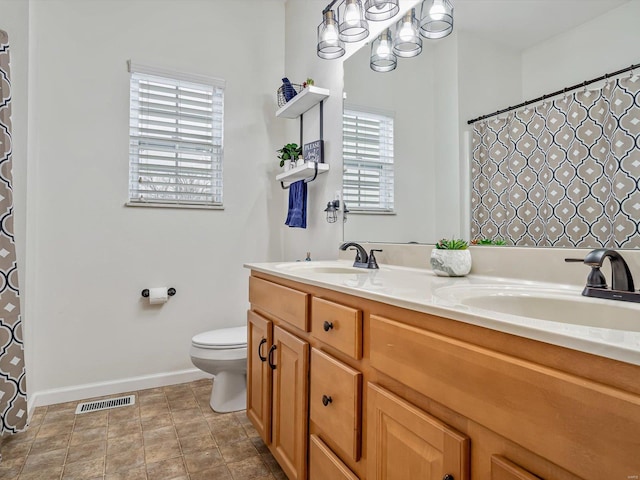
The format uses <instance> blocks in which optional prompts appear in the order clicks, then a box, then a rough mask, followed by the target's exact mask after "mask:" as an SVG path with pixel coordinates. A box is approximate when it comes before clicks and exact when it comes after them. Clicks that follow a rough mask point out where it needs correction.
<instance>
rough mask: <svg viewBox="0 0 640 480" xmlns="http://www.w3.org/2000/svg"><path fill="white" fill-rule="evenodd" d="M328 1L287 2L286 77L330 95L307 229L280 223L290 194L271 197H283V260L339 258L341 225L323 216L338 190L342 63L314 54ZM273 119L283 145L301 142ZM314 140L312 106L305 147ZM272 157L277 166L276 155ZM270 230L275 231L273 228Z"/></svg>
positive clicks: (294, 130) (292, 127)
mask: <svg viewBox="0 0 640 480" xmlns="http://www.w3.org/2000/svg"><path fill="white" fill-rule="evenodd" d="M327 3H328V2H325V1H317V0H304V1H291V0H290V1H288V2H287V4H286V31H285V38H286V44H285V50H286V57H285V72H284V73H285V75H286V76H287V77H288V78H289V80H291V81H292V82H293V83H302V82H303V81H304V80H305V79H306V78H307V77H311V78H313V79H314V80H315V84H316V86H319V87H323V88H327V89H329V91H330V92H331V96H330V97H329V98H328V99H326V100H325V101H324V118H325V120H324V148H325V153H324V156H325V162H326V163H328V164H329V168H330V170H329V172H328V173H326V174H323V175H321V176H319V177H318V178H317V179H316V180H315V181H314V182H311V183H309V184H308V185H307V187H308V192H307V228H306V229H300V228H290V227H287V226H286V225H284V221H285V219H286V216H287V202H288V194H289V192H288V190H283V191H281V192H280V193H276V194H275V195H276V198H277V196H280V197H281V201H280V202H281V205H282V209H281V212H280V217H279V218H276V221H275V225H280V229H279V231H280V232H281V234H282V237H283V239H284V242H283V244H282V248H283V251H282V255H283V258H284V259H286V260H299V259H303V258H305V252H311V258H312V259H314V260H321V259H334V258H337V255H338V254H337V252H338V246H339V245H340V242H341V241H342V224H341V223H340V222H337V223H332V224H329V223H327V221H326V220H325V213H324V209H325V207H326V206H327V202H328V201H330V200H333V198H334V196H335V193H336V191H342V60H340V59H336V60H323V59H321V58H319V57H318V56H317V54H316V27H317V26H318V24H319V23H320V22H321V21H322V10H323V9H324V7H326V5H327ZM283 76H284V75H283ZM279 85H280V82H277V83H276V82H274V83H273V84H272V88H273V90H274V91H275V90H276V89H277V88H278V86H279ZM271 121H272V122H275V123H276V124H278V125H283V126H284V128H286V131H287V137H286V139H285V141H286V142H290V141H293V142H295V143H300V142H299V128H300V127H299V123H298V120H287V119H279V118H278V119H273V120H271ZM318 138H319V106H316V107H314V108H313V109H311V110H310V111H309V112H308V113H306V114H305V115H304V143H308V141H313V140H317V139H318ZM273 158H274V160H273V161H274V162H275V161H276V160H275V155H274V157H273ZM278 189H280V187H279V186H278ZM272 228H277V227H275V226H273V224H272Z"/></svg>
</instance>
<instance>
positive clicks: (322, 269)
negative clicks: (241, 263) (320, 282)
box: [276, 262, 375, 274]
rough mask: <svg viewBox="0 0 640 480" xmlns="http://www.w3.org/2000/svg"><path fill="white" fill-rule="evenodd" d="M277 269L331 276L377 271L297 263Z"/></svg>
mask: <svg viewBox="0 0 640 480" xmlns="http://www.w3.org/2000/svg"><path fill="white" fill-rule="evenodd" d="M276 268H278V269H279V270H283V271H290V272H297V273H301V272H308V273H329V274H363V273H369V272H372V271H375V270H369V269H367V268H357V267H353V266H350V265H348V264H345V263H340V262H331V263H329V262H323V263H319V262H317V263H316V262H295V263H282V264H280V265H278V266H277V267H276Z"/></svg>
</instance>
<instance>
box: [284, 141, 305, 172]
mask: <svg viewBox="0 0 640 480" xmlns="http://www.w3.org/2000/svg"><path fill="white" fill-rule="evenodd" d="M278 153H279V154H280V155H278V158H279V159H280V166H281V167H285V165H288V167H285V170H289V169H290V168H291V163H290V162H294V163H295V161H296V160H297V158H298V156H300V155H302V147H299V146H298V144H297V143H287V144H286V145H285V146H284V147H282V148H281V149H280V150H278ZM287 162H289V163H287Z"/></svg>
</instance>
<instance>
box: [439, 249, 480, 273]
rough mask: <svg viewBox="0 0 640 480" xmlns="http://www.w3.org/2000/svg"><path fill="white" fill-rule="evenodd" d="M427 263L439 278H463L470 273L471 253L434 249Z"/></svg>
mask: <svg viewBox="0 0 640 480" xmlns="http://www.w3.org/2000/svg"><path fill="white" fill-rule="evenodd" d="M429 263H430V264H431V269H432V270H433V273H435V274H436V275H438V276H439V277H464V276H465V275H466V274H467V273H469V272H470V271H471V252H470V251H469V250H440V249H437V248H434V249H433V250H432V251H431V259H430V261H429Z"/></svg>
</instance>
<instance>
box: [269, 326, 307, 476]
mask: <svg viewBox="0 0 640 480" xmlns="http://www.w3.org/2000/svg"><path fill="white" fill-rule="evenodd" d="M269 355H270V356H269V359H268V360H269V362H270V363H271V365H272V368H273V417H272V427H271V428H272V433H271V445H272V446H273V456H274V457H275V458H276V460H278V463H279V464H280V466H281V467H282V469H283V470H284V471H285V473H286V474H287V476H288V477H289V480H300V479H303V478H306V474H307V435H308V429H307V426H308V418H309V417H308V414H307V404H308V399H309V381H308V378H309V376H308V375H309V373H308V372H309V344H308V343H307V342H305V341H303V340H300V339H299V338H297V337H295V336H294V335H292V334H290V333H289V332H287V331H286V330H283V329H282V328H280V327H275V328H274V331H273V346H272V347H271V348H270V352H269Z"/></svg>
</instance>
